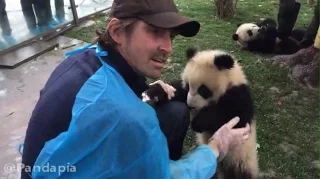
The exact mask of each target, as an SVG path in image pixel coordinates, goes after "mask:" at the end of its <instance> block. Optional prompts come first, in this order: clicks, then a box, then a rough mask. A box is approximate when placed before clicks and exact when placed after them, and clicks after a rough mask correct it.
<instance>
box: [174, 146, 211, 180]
mask: <svg viewBox="0 0 320 180" xmlns="http://www.w3.org/2000/svg"><path fill="white" fill-rule="evenodd" d="M216 168H217V158H216V156H215V155H214V153H213V152H212V150H211V148H210V147H208V146H207V145H204V144H203V145H200V146H198V147H197V148H196V149H194V150H193V151H191V152H189V153H188V154H186V155H184V156H183V157H182V158H181V159H180V160H178V161H171V162H170V173H171V178H174V179H210V178H212V176H213V175H214V174H215V172H216Z"/></svg>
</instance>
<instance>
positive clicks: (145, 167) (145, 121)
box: [32, 46, 216, 179]
mask: <svg viewBox="0 0 320 180" xmlns="http://www.w3.org/2000/svg"><path fill="white" fill-rule="evenodd" d="M87 48H89V47H88V46H87V47H85V48H82V49H79V50H76V51H74V52H72V53H69V54H68V55H72V54H74V53H76V52H81V51H83V50H85V49H87ZM90 48H96V54H97V56H98V57H99V59H100V61H101V63H102V64H103V65H102V66H101V67H100V68H99V69H98V70H97V71H96V72H95V74H93V75H92V76H91V77H90V78H89V79H88V80H87V81H86V82H85V83H84V85H83V87H82V88H81V89H80V91H79V92H78V94H77V96H76V100H75V104H74V107H73V109H72V120H71V124H70V126H69V129H68V130H67V131H66V132H63V133H61V134H60V135H59V136H57V137H56V138H54V139H52V140H50V141H48V142H46V144H45V146H44V148H43V149H42V151H41V152H40V155H39V156H38V158H37V160H36V162H35V165H34V168H33V172H32V177H33V178H138V179H140V178H211V177H212V176H213V175H214V173H215V170H216V157H215V155H214V153H213V152H212V150H211V149H210V148H209V147H208V146H207V145H201V146H198V147H197V148H196V149H195V150H193V151H192V152H189V153H188V154H186V155H184V156H183V157H182V158H181V159H180V160H177V161H172V160H170V159H169V152H168V146H167V141H166V137H165V136H164V134H163V133H162V131H161V129H160V126H159V121H158V119H157V115H156V112H155V111H154V109H153V108H152V107H151V106H149V105H148V104H146V103H144V102H142V101H141V99H139V97H137V96H136V95H135V93H134V92H133V91H132V89H131V88H130V87H129V86H128V85H127V83H126V82H125V81H124V79H123V78H122V76H121V75H120V74H119V73H118V72H117V71H116V70H115V69H114V68H113V67H111V66H109V65H108V64H107V63H106V62H104V61H103V60H102V59H101V58H100V57H101V56H107V55H108V53H107V52H105V51H100V50H99V47H97V46H92V47H90Z"/></svg>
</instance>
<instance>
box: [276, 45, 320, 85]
mask: <svg viewBox="0 0 320 180" xmlns="http://www.w3.org/2000/svg"><path fill="white" fill-rule="evenodd" d="M319 58H320V52H319V49H318V48H316V47H315V46H313V45H312V46H310V47H308V48H306V49H301V50H299V51H298V52H296V53H295V54H291V55H280V56H275V57H273V58H272V59H270V60H271V61H273V63H274V64H278V65H280V66H286V67H288V68H290V69H291V71H290V77H291V78H292V79H293V80H294V81H296V82H298V83H300V84H302V85H304V86H307V87H309V88H312V89H315V88H319Z"/></svg>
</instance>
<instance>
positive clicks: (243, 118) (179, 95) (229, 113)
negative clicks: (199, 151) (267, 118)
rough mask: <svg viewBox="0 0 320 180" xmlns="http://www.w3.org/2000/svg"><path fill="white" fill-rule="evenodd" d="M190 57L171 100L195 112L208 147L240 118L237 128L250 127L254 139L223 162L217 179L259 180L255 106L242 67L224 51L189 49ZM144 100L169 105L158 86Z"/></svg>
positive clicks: (198, 131) (197, 129) (196, 125)
mask: <svg viewBox="0 0 320 180" xmlns="http://www.w3.org/2000/svg"><path fill="white" fill-rule="evenodd" d="M186 54H187V58H188V59H189V60H188V62H187V64H186V66H185V68H184V70H183V72H182V74H181V80H177V81H175V82H173V83H169V84H171V85H172V86H173V87H174V88H175V89H176V92H175V96H174V97H173V98H172V99H171V100H179V101H182V102H186V103H187V104H188V106H189V107H191V108H193V109H195V111H196V114H195V116H194V118H193V119H192V120H191V128H192V129H193V130H194V131H195V132H196V134H197V139H198V143H200V144H202V143H205V144H206V143H208V139H209V138H210V137H211V136H212V135H213V134H214V133H215V132H216V131H217V130H218V129H219V128H220V127H221V126H222V125H223V124H225V123H227V122H228V121H229V120H231V119H232V118H233V117H235V116H239V117H240V122H239V123H238V124H237V125H236V127H245V125H246V123H249V124H250V125H251V132H252V134H251V136H250V138H249V139H248V141H246V143H245V144H243V145H241V146H240V147H239V148H237V149H236V150H234V151H233V152H229V153H228V154H227V156H226V157H225V158H224V159H223V160H222V161H221V162H219V164H218V169H217V173H216V175H217V177H218V178H228V179H229V178H230V179H231V178H258V157H257V152H256V123H255V120H254V119H253V115H254V104H253V100H252V96H251V93H250V89H249V85H248V82H247V79H246V76H245V74H244V72H243V71H242V68H241V66H240V65H239V64H238V63H237V61H236V60H235V59H234V57H233V56H231V55H230V54H228V53H226V52H224V51H222V50H204V51H198V50H196V49H193V48H189V49H188V50H187V52H186ZM143 96H144V97H148V99H150V100H153V101H157V102H159V103H164V102H165V101H168V99H167V95H166V93H165V92H164V90H162V88H161V86H160V85H158V84H155V85H153V86H150V88H149V89H148V90H147V91H145V92H144V93H143Z"/></svg>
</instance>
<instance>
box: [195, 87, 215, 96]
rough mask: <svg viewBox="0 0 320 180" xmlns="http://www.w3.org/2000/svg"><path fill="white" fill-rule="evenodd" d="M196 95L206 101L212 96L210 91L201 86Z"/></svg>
mask: <svg viewBox="0 0 320 180" xmlns="http://www.w3.org/2000/svg"><path fill="white" fill-rule="evenodd" d="M198 94H199V95H200V96H202V97H203V98H204V99H208V98H210V97H211V96H212V95H213V94H212V92H211V90H210V89H209V88H208V87H207V86H205V85H201V86H200V87H199V88H198Z"/></svg>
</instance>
